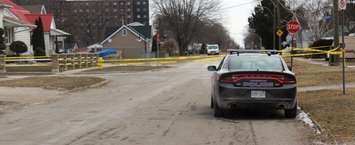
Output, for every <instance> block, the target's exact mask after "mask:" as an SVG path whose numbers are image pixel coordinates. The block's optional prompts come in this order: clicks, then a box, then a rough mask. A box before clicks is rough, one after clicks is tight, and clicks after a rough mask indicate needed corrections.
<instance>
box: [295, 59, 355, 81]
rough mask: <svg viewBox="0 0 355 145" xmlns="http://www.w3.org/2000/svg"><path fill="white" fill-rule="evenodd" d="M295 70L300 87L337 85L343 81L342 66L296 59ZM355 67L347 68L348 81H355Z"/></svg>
mask: <svg viewBox="0 0 355 145" xmlns="http://www.w3.org/2000/svg"><path fill="white" fill-rule="evenodd" d="M294 62H295V63H294V70H293V71H294V72H295V73H296V76H297V81H298V85H299V86H300V87H308V86H322V85H336V84H341V83H342V81H341V80H342V69H341V67H340V66H323V65H320V64H311V63H309V62H303V61H297V60H295V61H294ZM354 76H355V69H354V68H348V69H347V70H346V78H347V79H346V80H347V83H352V82H355V77H354Z"/></svg>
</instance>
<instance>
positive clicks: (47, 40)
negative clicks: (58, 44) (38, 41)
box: [44, 33, 54, 56]
mask: <svg viewBox="0 0 355 145" xmlns="http://www.w3.org/2000/svg"><path fill="white" fill-rule="evenodd" d="M44 44H45V47H46V56H51V55H52V54H53V53H54V52H53V48H52V45H51V42H50V38H49V33H44Z"/></svg>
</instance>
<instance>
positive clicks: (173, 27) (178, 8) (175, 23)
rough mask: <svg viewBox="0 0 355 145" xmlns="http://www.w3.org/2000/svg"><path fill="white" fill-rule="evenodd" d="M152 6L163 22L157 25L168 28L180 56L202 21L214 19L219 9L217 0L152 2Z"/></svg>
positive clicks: (158, 0) (165, 0)
mask: <svg viewBox="0 0 355 145" xmlns="http://www.w3.org/2000/svg"><path fill="white" fill-rule="evenodd" d="M154 4H155V7H156V10H157V13H158V14H159V15H160V16H161V18H162V19H161V20H164V21H160V22H158V24H165V25H168V26H169V27H168V30H169V31H170V32H171V33H172V35H173V37H174V39H175V40H176V42H177V44H178V46H179V53H180V55H184V53H185V51H186V50H187V48H188V46H189V44H191V42H192V41H193V39H194V37H195V34H196V32H198V29H199V26H201V24H202V23H203V21H205V20H210V19H215V18H216V14H217V12H218V10H219V8H220V7H219V6H220V1H219V0H154Z"/></svg>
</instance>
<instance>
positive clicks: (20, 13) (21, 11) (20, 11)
mask: <svg viewBox="0 0 355 145" xmlns="http://www.w3.org/2000/svg"><path fill="white" fill-rule="evenodd" d="M0 3H2V4H6V5H9V6H11V8H9V9H10V11H11V12H12V13H14V14H15V15H16V17H18V19H19V20H20V21H21V22H23V23H27V24H29V22H28V21H27V19H26V16H25V15H26V14H30V13H31V12H30V11H28V10H26V9H25V8H23V7H21V6H19V5H17V4H15V3H14V2H12V0H0Z"/></svg>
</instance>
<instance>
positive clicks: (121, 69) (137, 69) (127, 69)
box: [82, 65, 170, 74]
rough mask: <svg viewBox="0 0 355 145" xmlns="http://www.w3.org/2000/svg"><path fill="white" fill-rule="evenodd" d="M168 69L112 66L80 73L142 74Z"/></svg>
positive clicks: (160, 67)
mask: <svg viewBox="0 0 355 145" xmlns="http://www.w3.org/2000/svg"><path fill="white" fill-rule="evenodd" d="M164 68H170V67H169V66H149V65H148V66H133V65H132V66H113V67H107V68H102V69H93V70H87V71H84V72H82V73H84V74H85V73H110V72H142V71H152V70H160V69H164Z"/></svg>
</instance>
